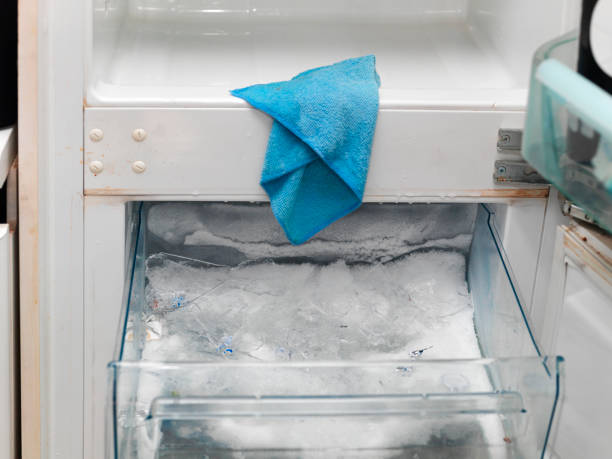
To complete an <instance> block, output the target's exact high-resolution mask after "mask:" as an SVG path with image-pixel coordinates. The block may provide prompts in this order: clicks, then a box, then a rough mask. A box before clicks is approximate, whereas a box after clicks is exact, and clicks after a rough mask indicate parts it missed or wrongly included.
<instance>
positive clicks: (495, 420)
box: [107, 203, 562, 459]
mask: <svg viewBox="0 0 612 459" xmlns="http://www.w3.org/2000/svg"><path fill="white" fill-rule="evenodd" d="M130 216H131V219H130V224H129V228H128V237H127V240H128V244H129V245H130V251H129V254H130V255H129V260H128V261H127V262H128V265H129V266H128V267H129V269H127V273H128V275H129V278H128V279H127V280H126V286H127V287H126V291H125V307H124V308H125V310H124V317H125V320H124V321H123V323H122V324H121V327H120V330H119V334H118V343H117V351H116V352H117V360H116V361H114V362H112V363H111V364H110V365H109V386H108V387H109V391H108V429H107V440H108V453H109V454H108V455H109V457H117V458H136V457H138V458H157V457H159V458H162V457H208V458H238V457H240V458H243V457H256V458H311V457H316V458H330V457H343V458H348V457H351V458H352V457H367V458H379V457H380V458H382V457H389V458H392V457H418V458H421V459H423V458H439V457H447V458H450V457H453V458H455V457H456V458H471V459H474V458H534V457H543V454H544V451H545V448H546V442H547V439H548V435H549V430H550V426H551V422H552V419H553V417H554V412H555V406H556V404H557V400H558V397H559V392H560V379H561V378H560V376H561V374H560V371H561V367H562V365H561V361H562V359H561V358H558V357H545V356H542V355H540V354H539V351H538V347H537V345H536V343H535V342H534V340H533V337H532V335H531V332H530V329H529V325H528V323H527V322H526V318H525V314H524V311H523V308H522V306H521V302H520V300H519V294H518V292H517V291H516V289H515V287H514V283H513V281H512V274H511V270H510V266H509V265H508V262H507V259H506V256H505V254H504V250H503V247H502V245H501V243H500V239H499V237H498V235H497V231H496V229H495V226H494V214H493V213H492V212H491V211H490V210H489V209H488V208H487V207H486V206H484V205H476V204H434V205H427V204H406V205H403V204H392V205H391V204H390V205H386V204H385V205H379V204H367V205H364V206H363V207H362V208H361V209H360V210H358V211H357V212H355V213H353V214H352V215H350V216H348V217H346V218H345V219H343V220H341V221H339V222H337V223H335V224H334V225H332V226H331V227H329V228H328V229H326V230H324V231H323V232H322V233H320V234H319V235H318V236H317V237H316V238H314V239H313V240H312V241H310V242H309V243H307V244H305V245H303V246H299V247H294V246H291V245H290V244H288V243H287V242H286V241H285V240H284V238H283V236H282V233H281V232H280V230H279V229H278V227H277V225H276V222H275V221H274V220H273V217H272V215H271V212H270V210H269V207H268V206H267V205H263V204H240V203H236V204H217V203H142V204H136V205H134V206H132V207H131V210H130Z"/></svg>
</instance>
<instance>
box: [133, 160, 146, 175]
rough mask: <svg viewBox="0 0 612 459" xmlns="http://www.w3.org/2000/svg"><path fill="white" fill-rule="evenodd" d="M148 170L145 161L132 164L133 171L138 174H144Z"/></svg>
mask: <svg viewBox="0 0 612 459" xmlns="http://www.w3.org/2000/svg"><path fill="white" fill-rule="evenodd" d="M146 168H147V165H146V164H145V163H144V161H134V162H133V163H132V170H133V171H134V172H136V173H137V174H142V173H143V172H144V171H145V169H146Z"/></svg>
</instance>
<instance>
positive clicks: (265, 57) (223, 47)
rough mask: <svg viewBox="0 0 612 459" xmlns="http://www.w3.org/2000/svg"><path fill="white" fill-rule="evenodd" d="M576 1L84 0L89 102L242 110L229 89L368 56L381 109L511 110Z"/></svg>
mask: <svg viewBox="0 0 612 459" xmlns="http://www.w3.org/2000/svg"><path fill="white" fill-rule="evenodd" d="M559 3H561V4H559ZM575 3H576V2H575V1H572V0H566V1H563V2H558V1H553V0H547V1H541V2H537V4H535V3H534V2H529V1H526V0H520V1H514V2H512V3H511V4H510V3H509V2H504V1H501V0H495V1H490V0H435V1H428V2H422V1H418V0H404V1H396V0H383V1H377V2H372V1H365V0H341V1H340V0H336V1H327V0H316V1H313V0H293V1H291V2H287V1H281V0H178V1H171V0H91V14H92V31H91V37H92V38H91V47H90V49H89V52H88V60H89V69H88V95H87V104H88V105H90V106H101V105H106V106H108V105H110V106H117V105H125V106H130V105H132V106H142V105H151V106H160V105H161V106H163V105H179V106H185V105H188V106H215V107H220V106H221V107H231V106H238V107H239V106H246V105H245V103H244V102H243V101H241V100H237V99H235V98H232V97H231V96H230V95H229V94H228V90H229V89H233V88H238V87H243V86H246V85H249V84H254V83H263V82H269V81H279V80H287V79H290V78H292V77H293V76H294V75H296V74H297V73H299V72H302V71H304V70H307V69H309V68H313V67H319V66H322V65H327V64H331V63H333V62H336V61H340V60H343V59H347V58H349V57H356V56H360V55H365V54H370V53H372V54H375V55H376V56H377V59H378V60H377V68H378V71H379V73H380V76H381V80H382V86H381V107H382V108H406V107H415V108H421V107H423V106H427V107H437V108H441V107H460V108H461V107H480V108H487V109H492V108H495V107H497V108H498V109H501V108H503V107H506V108H516V107H517V106H524V103H525V96H526V88H527V83H528V81H527V80H528V73H529V56H531V55H532V54H533V52H534V51H535V49H536V48H537V46H538V45H539V44H541V43H542V42H544V41H546V40H548V39H550V38H552V37H554V36H556V35H559V34H560V33H563V32H565V31H566V30H567V27H568V25H573V24H575V20H572V19H570V18H572V14H571V13H572V11H573V10H572V6H573V5H575ZM519 24H520V26H519Z"/></svg>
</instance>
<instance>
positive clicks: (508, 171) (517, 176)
mask: <svg viewBox="0 0 612 459" xmlns="http://www.w3.org/2000/svg"><path fill="white" fill-rule="evenodd" d="M493 178H494V179H495V181H496V182H497V183H540V184H543V183H548V182H547V181H546V179H545V178H544V177H542V176H541V175H540V174H538V171H536V170H535V169H534V168H533V167H531V166H530V165H529V164H528V163H527V162H526V161H521V160H514V159H513V160H509V159H498V160H497V161H495V172H494V173H493Z"/></svg>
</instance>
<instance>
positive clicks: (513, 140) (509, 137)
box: [497, 129, 523, 153]
mask: <svg viewBox="0 0 612 459" xmlns="http://www.w3.org/2000/svg"><path fill="white" fill-rule="evenodd" d="M522 142H523V131H522V130H520V129H500V130H499V131H497V151H498V152H499V153H517V152H519V151H521V144H522Z"/></svg>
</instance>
